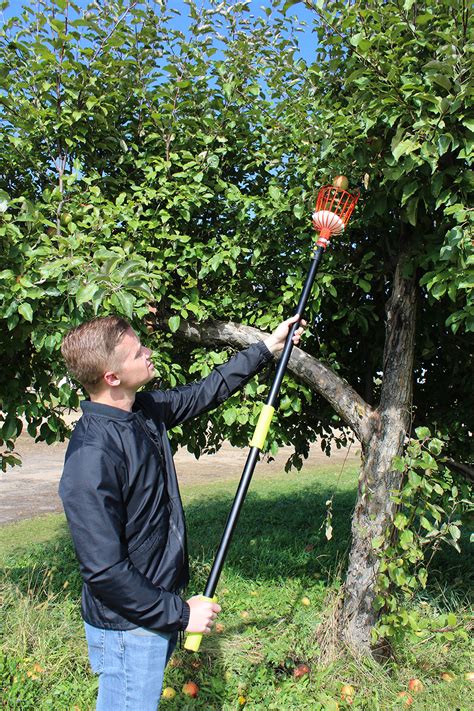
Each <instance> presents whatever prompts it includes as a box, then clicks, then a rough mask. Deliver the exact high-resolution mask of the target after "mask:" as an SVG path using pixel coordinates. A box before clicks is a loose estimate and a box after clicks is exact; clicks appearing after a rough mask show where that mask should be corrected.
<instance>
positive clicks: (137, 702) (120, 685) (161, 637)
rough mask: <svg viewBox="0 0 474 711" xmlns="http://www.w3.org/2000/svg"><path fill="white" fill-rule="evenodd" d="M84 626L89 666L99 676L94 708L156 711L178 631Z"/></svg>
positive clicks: (106, 710) (117, 710) (102, 710)
mask: <svg viewBox="0 0 474 711" xmlns="http://www.w3.org/2000/svg"><path fill="white" fill-rule="evenodd" d="M84 626H85V628H86V639H87V644H88V647H89V660H90V664H91V668H92V671H93V672H94V673H95V674H98V675H99V693H98V696H97V705H96V711H156V709H157V708H158V705H159V703H160V696H161V688H162V686H163V675H164V672H165V667H166V665H167V664H168V661H169V658H170V657H171V655H172V653H173V650H174V648H175V646H176V642H177V640H178V633H177V632H152V631H151V630H147V629H144V628H143V627H138V628H137V629H134V630H126V631H123V632H122V631H119V630H105V629H99V628H97V627H92V626H91V625H88V624H87V622H84Z"/></svg>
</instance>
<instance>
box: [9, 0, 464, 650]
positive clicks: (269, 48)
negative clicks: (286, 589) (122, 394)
mask: <svg viewBox="0 0 474 711" xmlns="http://www.w3.org/2000/svg"><path fill="white" fill-rule="evenodd" d="M296 4H297V3H294V2H291V1H289V2H286V4H285V6H284V7H282V6H281V5H280V3H278V2H274V3H272V4H271V5H269V6H267V7H265V8H264V9H263V10H262V11H261V12H259V13H257V14H252V13H251V12H250V10H249V3H248V2H245V1H244V2H226V0H224V2H220V3H217V2H209V3H206V4H205V6H203V7H198V5H197V4H195V3H194V2H193V1H192V0H190V1H189V3H188V4H187V5H188V12H189V14H188V17H187V18H186V29H185V31H184V30H183V26H182V25H180V24H179V23H177V22H176V11H173V8H172V4H169V6H167V5H166V3H160V5H159V7H157V6H155V5H153V7H151V6H150V5H148V3H140V2H135V3H132V4H127V3H124V2H122V0H107V1H106V2H104V3H101V4H100V6H99V5H97V4H95V3H91V5H90V6H88V7H87V8H86V9H83V8H81V7H79V6H78V5H76V4H75V3H73V2H68V1H67V0H47V2H45V3H43V4H42V5H41V6H39V7H38V8H36V9H32V8H27V9H25V11H24V12H23V14H22V15H21V16H20V17H18V18H13V19H11V20H9V21H7V22H6V23H5V25H4V27H3V29H2V30H1V32H0V102H1V105H2V113H1V115H0V138H1V143H2V152H1V153H0V191H1V192H0V240H1V250H2V268H1V269H2V270H1V271H0V293H1V297H2V298H1V304H0V318H1V319H2V329H1V331H0V342H1V348H2V353H3V356H4V363H6V367H4V368H3V369H2V373H1V375H0V400H1V411H2V413H3V414H2V418H3V420H2V431H1V435H0V436H1V438H2V444H3V447H4V450H5V451H4V464H5V465H6V464H8V463H12V461H13V459H14V456H15V455H14V442H15V439H16V437H17V436H18V435H19V434H20V433H21V431H22V429H23V427H25V426H26V428H27V429H28V432H29V433H30V434H31V435H33V436H37V437H39V438H40V439H44V440H46V441H49V442H51V441H54V440H56V439H61V438H64V437H65V436H67V427H66V425H65V424H64V421H63V418H62V414H63V413H64V411H65V410H66V409H67V408H71V407H76V406H77V404H78V399H79V395H78V392H79V391H78V389H77V387H76V385H74V383H72V382H70V380H69V379H67V377H66V374H65V371H64V366H63V364H62V362H61V358H60V354H59V347H60V343H61V340H62V337H63V335H64V333H65V331H66V330H67V329H68V328H70V327H71V326H73V325H76V324H78V323H80V322H81V321H83V320H84V319H86V318H90V317H92V316H94V315H95V314H105V313H108V312H118V313H121V314H123V315H125V316H126V317H128V318H129V319H130V320H131V321H132V322H133V325H134V327H135V328H136V329H137V330H138V331H140V332H142V337H143V338H146V339H147V342H148V343H149V344H151V345H152V346H153V347H154V349H155V352H156V358H157V365H158V370H159V372H160V377H161V380H162V382H163V383H164V384H168V385H175V384H176V383H180V382H184V381H185V380H187V379H189V378H195V377H200V376H201V375H204V374H206V372H208V371H209V368H211V367H212V365H213V364H214V363H218V362H222V360H223V359H225V358H226V357H227V354H228V352H229V351H230V350H231V349H232V348H236V347H242V346H243V345H246V344H247V343H250V342H252V341H253V340H255V339H256V338H260V337H262V333H263V332H265V331H268V330H269V329H271V328H272V327H273V326H274V325H276V324H277V323H278V322H279V321H280V320H281V319H282V318H284V317H287V316H289V315H291V313H292V309H293V308H294V304H295V303H296V302H297V299H298V296H299V293H300V290H301V287H302V283H303V280H304V277H305V272H306V269H307V263H308V258H309V253H310V246H311V241H312V239H313V236H312V233H311V229H310V214H311V209H312V204H313V201H314V197H315V193H316V190H317V187H318V186H319V185H322V184H325V183H327V182H330V181H331V178H332V176H334V175H335V174H346V175H347V176H348V178H349V181H350V185H351V187H352V188H358V189H360V190H361V200H360V201H359V206H358V212H357V214H356V215H355V216H354V218H353V220H352V223H351V227H350V231H348V233H347V236H344V237H343V238H341V239H335V240H334V244H333V245H332V246H331V247H330V248H329V249H328V252H327V254H326V255H325V258H324V262H323V265H322V267H321V269H320V272H319V274H318V278H317V283H316V284H315V287H314V291H313V296H312V300H311V304H310V306H309V307H308V311H307V318H308V320H309V322H310V324H311V327H310V329H309V334H308V336H307V337H306V339H305V342H304V345H303V347H302V349H301V350H300V349H296V350H295V353H294V356H293V357H292V360H291V363H290V371H291V372H290V374H289V376H288V377H287V378H285V382H284V385H283V389H282V393H281V401H280V407H279V410H278V416H277V418H276V420H275V423H274V426H272V430H271V434H270V437H269V442H268V447H269V452H270V453H272V452H275V451H276V450H277V448H278V446H280V445H281V444H291V445H293V447H294V454H293V455H292V457H291V459H290V462H289V465H295V466H296V467H300V466H301V465H302V463H303V460H304V457H305V456H306V455H307V454H308V451H309V445H310V444H311V443H312V442H314V441H316V440H319V441H320V442H321V444H322V447H323V449H325V450H326V451H327V452H330V450H331V446H334V445H336V446H337V445H340V443H341V442H346V441H347V440H348V439H350V438H352V439H356V440H358V441H359V442H360V445H361V449H362V454H363V457H362V466H361V473H360V480H359V491H358V498H357V503H356V506H355V510H354V515H353V528H352V548H351V552H350V556H349V564H348V571H347V580H346V585H345V589H344V603H343V608H342V613H341V625H340V634H341V637H342V638H343V639H344V640H345V641H346V642H348V643H350V644H351V645H353V646H355V647H356V648H357V649H358V650H360V651H362V650H367V649H369V648H370V645H371V642H372V630H373V628H374V625H375V624H376V623H377V621H378V619H379V616H380V613H381V611H383V609H384V605H389V603H390V599H389V597H388V595H387V594H386V590H385V592H384V588H383V585H384V583H383V581H384V580H385V581H386V586H387V588H390V587H391V586H393V585H396V584H401V583H400V580H399V578H400V575H401V573H400V572H398V573H397V572H396V571H395V570H394V569H392V568H390V565H391V563H387V560H386V559H384V557H383V554H384V552H385V551H387V550H389V549H390V546H391V545H392V546H393V543H394V540H398V541H400V540H402V541H405V540H408V539H409V538H410V534H408V533H407V534H406V535H405V534H404V531H405V530H408V529H407V528H406V524H405V523H404V519H402V518H401V517H400V516H398V514H400V513H401V507H402V506H403V505H404V504H406V503H407V500H408V499H407V496H408V495H409V494H410V492H408V494H407V492H406V488H405V489H403V490H404V491H405V494H404V497H405V498H403V497H402V498H403V501H402V499H401V498H400V497H399V499H398V501H397V499H396V497H394V492H400V491H401V490H402V488H403V487H404V486H405V484H406V478H405V477H408V479H409V481H411V482H416V481H417V480H415V478H414V474H416V471H418V474H416V476H417V477H419V479H420V481H423V482H425V483H424V484H423V485H422V484H420V487H422V486H424V487H425V488H424V489H423V491H422V490H421V489H420V490H419V491H418V489H417V492H418V493H420V492H421V493H420V496H421V494H422V495H423V496H424V497H425V499H423V498H421V499H420V501H426V502H427V504H426V505H427V506H428V505H430V506H431V505H432V506H434V507H435V508H434V509H433V510H434V511H437V515H438V516H439V517H440V520H438V519H437V518H436V516H434V514H433V517H434V518H433V520H434V521H435V523H433V526H435V527H436V526H438V527H440V526H442V525H443V521H444V519H443V516H442V514H441V513H440V512H439V509H440V508H442V507H441V506H440V505H439V502H438V503H436V502H435V503H433V497H434V496H435V495H436V494H437V490H436V488H435V487H434V485H433V486H432V485H431V484H430V483H429V476H431V475H432V473H433V471H438V473H440V476H441V475H442V481H443V482H445V484H446V488H443V486H441V484H439V482H437V486H438V487H440V488H441V494H440V493H439V492H438V494H437V495H438V496H447V497H448V498H449V497H451V499H456V501H457V500H458V499H462V498H463V496H464V494H463V487H465V486H466V484H464V483H459V482H457V480H456V482H457V483H456V482H455V480H454V478H453V477H457V476H458V473H460V472H461V473H463V475H464V479H462V480H460V481H461V482H464V481H465V477H468V478H469V477H470V478H471V480H472V476H473V475H472V469H471V468H470V467H469V465H468V464H467V463H466V462H468V457H469V454H468V447H469V432H470V431H472V420H470V416H471V412H472V409H473V403H472V400H469V393H470V389H469V370H468V368H467V358H468V352H469V343H470V340H469V339H470V333H472V330H473V329H474V312H473V304H472V276H471V279H470V278H469V269H471V270H472V262H473V254H472V236H471V232H470V229H471V228H472V212H471V210H470V209H469V207H468V194H469V191H470V190H471V191H472V172H471V171H470V170H469V161H470V160H471V157H472V129H473V128H474V126H473V123H472V118H470V117H469V115H468V91H469V64H468V56H469V42H468V39H469V38H468V23H469V14H470V8H469V7H468V5H467V4H466V3H464V2H462V1H461V0H459V1H457V2H455V3H453V2H452V0H449V1H448V0H441V1H437V2H435V1H434V0H425V2H422V3H414V2H412V1H411V0H406V1H405V2H404V3H402V2H394V3H379V2H376V1H375V0H364V1H363V2H355V1H354V2H352V1H351V2H349V3H348V2H339V1H338V0H335V1H334V2H328V3H325V2H321V1H319V0H318V1H317V2H316V1H315V2H307V3H305V6H306V8H307V10H308V20H307V23H308V24H306V25H305V24H304V23H301V22H300V21H298V20H297V19H295V18H294V17H293V16H292V12H293V10H294V8H293V6H294V5H296ZM182 19H183V18H182ZM310 32H313V33H314V34H313V35H311V36H313V37H314V53H313V56H312V57H311V58H310V59H304V58H303V56H302V54H301V51H300V46H299V41H300V40H299V38H300V37H301V36H302V35H303V33H305V36H308V34H309V33H310ZM471 275H472V271H471ZM267 377H268V376H267ZM265 389H266V383H265V377H264V378H263V379H260V380H258V379H256V380H255V381H252V382H251V383H249V384H248V385H247V386H246V388H245V390H244V392H242V393H239V394H236V395H235V396H233V398H231V399H230V400H229V401H228V402H227V403H226V405H225V407H223V408H220V409H219V410H218V411H217V412H215V413H213V414H212V415H211V416H210V419H209V420H208V416H206V418H205V419H204V420H201V421H194V422H192V423H190V424H189V425H187V426H186V427H183V428H182V429H178V430H176V431H175V432H174V435H173V436H174V439H175V442H176V443H180V444H184V445H186V446H187V447H188V448H189V449H190V450H191V451H193V452H194V453H195V454H196V456H199V454H200V453H201V452H202V451H216V450H217V449H218V448H219V446H220V444H221V443H222V442H223V440H224V439H228V440H230V441H231V442H232V443H233V444H236V445H245V444H246V443H247V442H248V439H249V436H250V434H251V432H252V431H253V427H254V425H255V422H256V418H257V416H258V413H259V402H260V401H261V399H262V397H263V393H264V391H265ZM428 427H429V428H430V430H429V431H428V435H427V434H426V429H427V428H428ZM420 428H425V430H423V429H420ZM415 430H416V431H417V432H418V434H419V436H420V437H421V439H422V444H420V445H419V451H418V450H417V451H416V452H414V454H413V456H412V460H413V461H412V462H411V464H410V466H411V469H410V472H411V474H409V473H407V472H408V469H407V468H406V466H405V463H404V462H405V460H404V459H403V455H404V452H405V448H406V446H407V445H408V444H409V441H410V437H411V436H412V435H413V433H414V432H415ZM341 433H342V434H341ZM432 436H435V437H434V439H435V440H436V442H439V443H440V444H439V445H438V444H435V445H433V444H432ZM430 442H431V444H429V443H430ZM425 445H426V446H425ZM411 446H415V445H414V444H413V443H412V445H411ZM428 446H431V450H430V451H429V452H427V454H426V456H425V454H423V452H425V450H426V448H427V447H428ZM428 455H429V457H431V458H428ZM448 464H449V467H448ZM407 466H408V465H407ZM415 470H416V471H415ZM419 472H425V473H427V474H426V476H420V474H419ZM453 472H454V473H453ZM410 477H411V478H410ZM430 486H432V488H431V490H428V489H429V487H430ZM456 492H457V493H456ZM417 495H418V494H417ZM410 501H411V499H410ZM436 506H437V507H438V508H436ZM415 513H416V512H415ZM417 515H418V514H417ZM397 516H398V517H397ZM441 519H443V521H441ZM407 520H408V519H407ZM447 525H448V528H447V529H446V530H448V532H449V530H451V529H449V525H451V526H452V531H451V534H452V535H451V534H449V535H451V538H452V541H451V542H452V543H455V544H456V545H458V544H457V535H458V533H457V531H458V528H457V527H456V526H455V525H453V524H452V523H451V524H449V523H448V524H447ZM402 529H403V530H402ZM455 529H456V533H455ZM443 530H444V529H443ZM387 532H388V533H389V538H386V533H387ZM443 535H444V534H443ZM449 535H448V534H446V536H445V538H446V539H447V540H448V539H449ZM408 552H410V551H408ZM413 555H415V554H413ZM423 576H424V574H423V575H421V578H419V580H420V581H422V582H423V581H425V579H424V577H423ZM403 584H405V585H407V584H408V583H407V579H406V577H405V581H404V583H403ZM408 587H409V586H408ZM389 611H390V610H389ZM385 632H386V633H387V634H388V633H389V632H390V628H389V626H386V630H385Z"/></svg>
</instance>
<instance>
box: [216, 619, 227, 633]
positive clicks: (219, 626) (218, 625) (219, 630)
mask: <svg viewBox="0 0 474 711" xmlns="http://www.w3.org/2000/svg"><path fill="white" fill-rule="evenodd" d="M214 629H215V630H216V632H217V634H222V632H223V631H224V630H225V626H224V625H223V624H222V622H216V626H215V627H214Z"/></svg>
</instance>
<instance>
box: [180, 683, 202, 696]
mask: <svg viewBox="0 0 474 711" xmlns="http://www.w3.org/2000/svg"><path fill="white" fill-rule="evenodd" d="M182 692H183V694H186V696H190V697H191V698H192V699H195V698H196V696H197V695H198V694H199V686H198V685H197V684H195V683H194V681H187V682H186V683H185V684H183V688H182Z"/></svg>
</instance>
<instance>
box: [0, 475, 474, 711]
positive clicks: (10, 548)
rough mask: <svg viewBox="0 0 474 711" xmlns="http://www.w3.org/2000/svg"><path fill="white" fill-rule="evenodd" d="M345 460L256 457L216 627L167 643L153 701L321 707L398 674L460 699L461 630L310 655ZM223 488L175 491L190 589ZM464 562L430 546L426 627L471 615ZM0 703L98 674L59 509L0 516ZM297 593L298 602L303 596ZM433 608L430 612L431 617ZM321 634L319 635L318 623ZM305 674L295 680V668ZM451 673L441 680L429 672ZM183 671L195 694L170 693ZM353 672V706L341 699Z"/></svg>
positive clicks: (12, 705) (44, 695)
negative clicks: (319, 462)
mask: <svg viewBox="0 0 474 711" xmlns="http://www.w3.org/2000/svg"><path fill="white" fill-rule="evenodd" d="M356 482H357V471H356V469H355V468H351V467H346V468H345V469H344V471H343V473H342V475H340V468H337V469H334V468H333V469H330V468H328V467H325V468H324V467H321V468H318V469H317V470H312V471H305V472H303V473H299V474H290V475H287V474H278V475H276V474H264V473H262V472H261V471H260V470H257V475H256V477H255V480H254V482H253V483H252V487H251V491H250V493H249V495H248V497H247V500H246V503H245V507H244V509H243V512H242V515H241V518H240V521H239V526H238V531H237V533H236V536H235V539H234V542H233V544H232V546H231V550H230V553H229V557H228V560H227V563H226V567H225V570H224V574H223V576H222V579H221V582H220V585H219V589H218V595H219V600H220V602H221V604H222V607H223V612H222V613H221V615H220V622H221V624H223V626H224V629H223V631H222V632H221V633H219V634H217V633H213V634H212V635H210V636H208V637H206V638H205V639H204V641H203V644H202V647H201V652H200V653H199V655H189V654H187V653H185V652H184V651H181V650H178V651H177V652H176V653H175V655H174V657H173V660H172V663H171V664H170V666H169V668H168V670H167V673H166V680H165V684H166V685H167V686H170V687H172V688H174V689H175V690H176V691H177V694H176V696H175V698H174V699H173V700H171V701H163V704H162V707H163V709H168V710H169V711H178V710H179V711H186V710H187V709H196V710H197V709H199V710H202V711H204V710H206V711H211V710H213V709H215V710H216V711H217V710H218V709H219V710H220V709H222V710H227V711H232V710H233V709H239V708H248V709H262V710H263V709H279V710H284V711H292V710H293V709H294V710H295V711H296V710H298V711H300V710H301V709H304V710H306V709H308V711H313V710H314V711H318V710H324V711H333V710H334V709H336V708H337V703H336V702H339V708H340V709H346V708H347V709H348V708H351V709H367V710H373V711H377V710H379V709H380V710H383V711H385V710H387V711H389V710H391V709H403V708H405V706H404V704H405V700H404V699H401V698H399V697H398V693H399V692H400V691H403V690H406V688H407V683H408V680H409V679H410V678H412V677H417V678H420V679H421V680H422V681H423V683H424V685H425V690H424V691H423V692H422V693H420V694H418V695H416V696H414V697H413V704H412V705H411V706H410V708H411V709H413V711H434V710H436V711H437V710H438V709H439V710H440V711H454V710H456V709H459V710H460V711H467V709H468V708H470V696H469V695H470V694H471V695H472V687H469V682H467V681H465V679H464V672H466V671H469V670H470V669H469V664H470V658H469V649H468V645H467V644H466V642H465V641H464V640H463V639H462V638H461V637H460V636H459V635H456V634H454V635H452V637H453V638H452V639H450V640H446V639H439V636H437V635H436V634H433V636H432V637H431V638H428V639H427V640H417V641H416V642H415V643H413V642H410V643H405V644H404V645H402V646H401V647H400V648H398V649H396V659H395V661H394V662H392V663H390V664H389V665H387V666H386V667H381V666H379V665H377V664H376V663H373V662H369V661H361V660H354V659H353V658H351V657H350V656H348V655H347V654H346V655H340V656H339V657H337V658H335V659H333V660H332V661H330V662H327V661H326V662H325V663H324V664H323V663H322V657H323V653H324V648H323V647H322V646H321V640H322V639H323V638H324V635H326V637H327V636H328V635H330V633H331V629H332V623H333V615H332V610H333V607H334V604H336V603H337V599H338V591H339V589H340V586H341V579H342V577H343V570H344V566H345V563H346V558H347V552H348V546H349V540H350V515H351V511H352V507H353V504H354V499H355V492H356ZM234 492H235V483H234V484H232V483H231V484H229V483H218V484H214V485H213V486H212V488H211V487H209V485H206V484H200V485H196V486H193V487H187V488H186V490H185V491H183V499H184V503H185V508H186V514H187V520H188V528H189V538H190V542H191V548H190V554H191V559H192V588H191V589H190V590H189V594H190V595H191V594H194V593H197V592H202V590H203V588H204V583H205V580H206V578H207V574H208V572H209V570H210V565H211V563H212V559H213V555H214V552H215V549H216V547H217V545H218V542H219V539H220V535H221V533H222V530H223V526H224V523H225V520H226V516H227V513H228V510H229V506H230V503H231V501H232V499H233V495H234ZM332 496H334V517H333V527H334V535H333V538H332V539H331V540H330V541H328V540H327V539H326V536H325V525H324V523H325V517H326V501H327V500H328V499H329V498H331V497H332ZM467 565H468V563H467V562H466V560H465V558H464V557H463V556H458V555H457V554H456V555H455V557H453V553H447V554H444V555H442V556H441V557H439V558H438V561H437V564H436V568H437V573H436V574H435V575H434V578H433V579H434V582H433V584H432V586H431V587H430V589H429V590H427V591H425V593H424V595H423V596H422V597H420V599H419V600H418V601H417V603H416V605H415V607H416V609H417V611H418V613H419V614H420V615H423V616H426V617H428V618H429V619H430V620H432V622H433V627H434V628H436V626H437V625H438V626H440V623H439V621H442V620H443V617H442V615H444V614H445V613H446V612H448V611H455V613H456V619H457V624H458V627H459V628H461V627H467V626H468V624H469V610H468V605H467V583H466V578H467ZM0 566H1V567H2V569H3V570H2V580H3V582H2V583H1V586H0V604H1V607H2V616H1V619H0V634H1V636H2V643H1V650H2V651H0V693H1V694H2V695H1V696H0V701H1V703H0V706H2V704H3V708H6V709H21V711H28V710H29V709H35V711H36V710H42V709H45V710H46V709H48V710H49V709H52V710H53V711H56V710H58V711H59V710H60V711H63V710H69V709H70V710H71V711H78V710H80V711H86V710H88V709H93V708H94V699H95V693H96V688H97V681H96V679H95V677H94V676H93V675H92V674H91V673H90V671H89V667H88V660H87V649H86V644H85V640H84V636H83V630H82V624H81V619H80V614H79V595H80V587H81V581H80V577H79V574H78V570H77V564H76V561H75V558H74V552H73V549H72V545H71V542H70V539H69V535H68V532H67V527H66V525H65V521H64V518H63V516H60V515H51V516H47V517H41V518H36V519H32V520H28V521H22V522H19V523H16V524H13V525H8V526H3V527H0ZM303 598H308V599H309V605H305V604H303V602H302V600H303ZM437 621H438V622H437ZM321 633H324V634H321ZM300 663H305V664H307V665H308V666H309V667H310V669H311V672H310V674H309V675H306V676H304V677H302V678H301V679H298V680H295V679H294V677H293V670H294V668H295V667H296V666H297V665H298V664H300ZM443 671H450V672H452V673H453V674H454V675H455V679H454V681H452V682H451V683H447V682H443V681H442V680H441V673H442V672H443ZM187 680H193V681H195V682H196V683H197V684H198V685H199V687H200V693H199V696H198V698H197V699H196V700H188V699H187V697H185V696H184V695H183V694H182V693H181V687H182V685H183V683H184V682H185V681H187ZM344 683H349V684H352V685H353V686H354V687H355V689H356V694H355V696H354V700H353V703H352V705H350V706H349V705H348V704H347V702H342V701H341V699H340V689H341V685H342V684H344Z"/></svg>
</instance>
